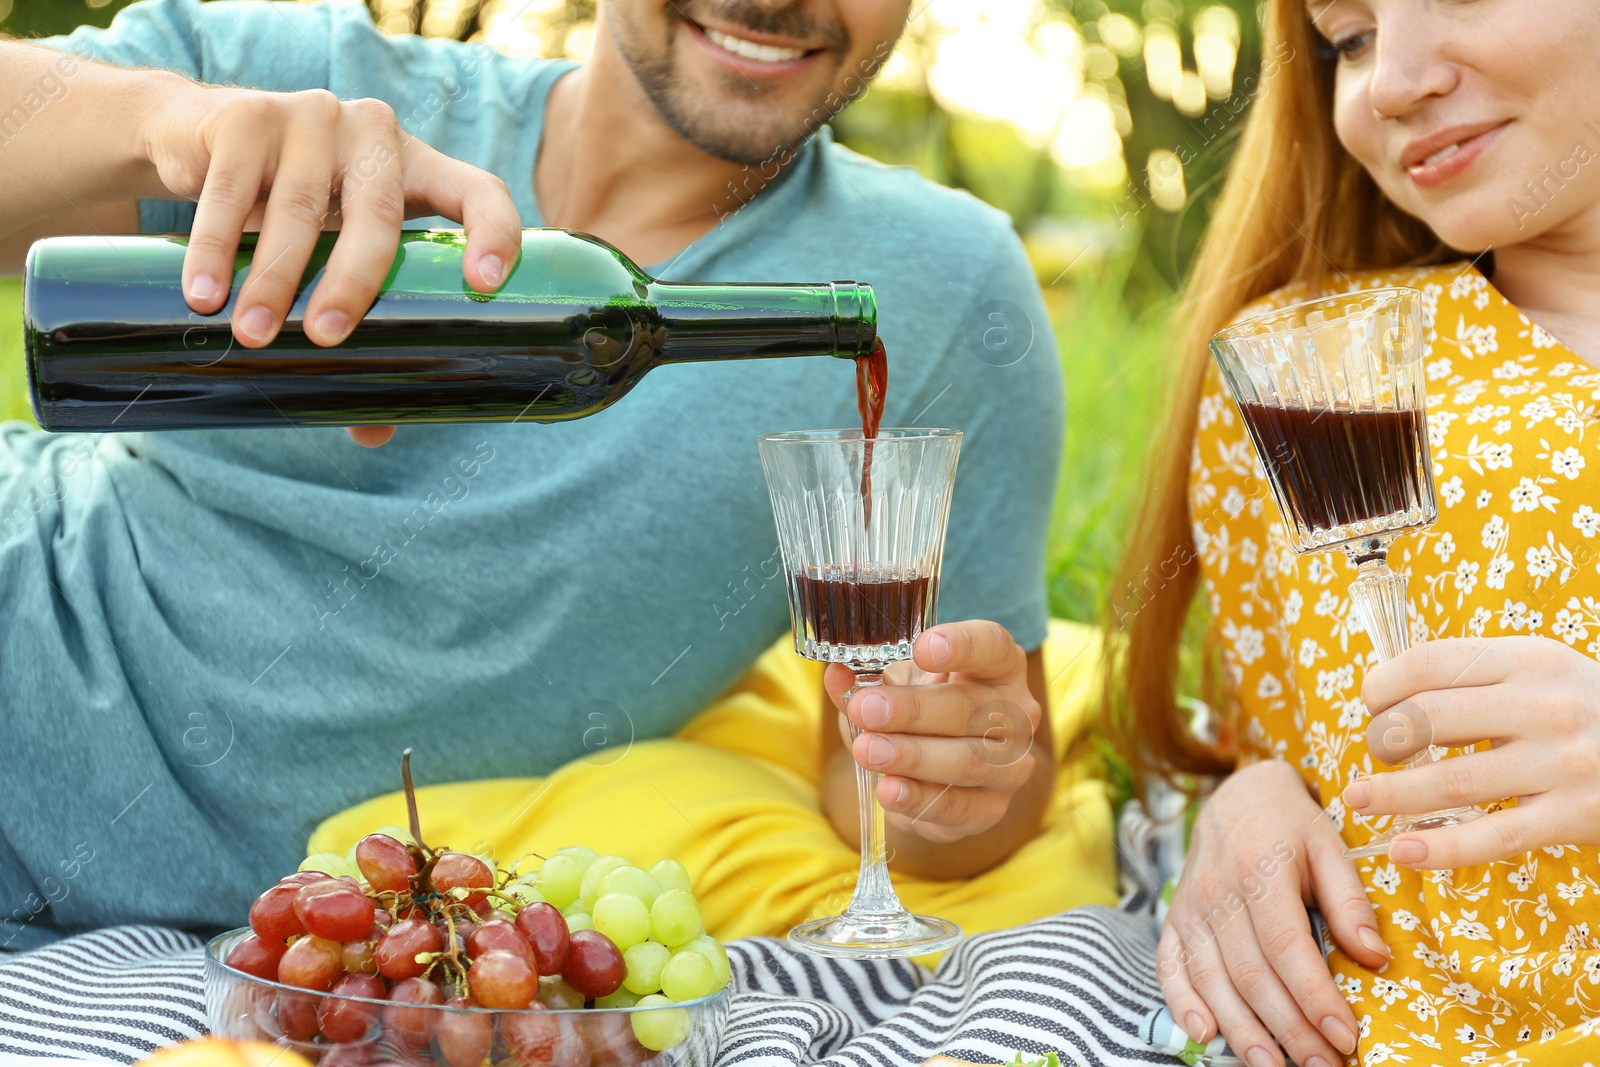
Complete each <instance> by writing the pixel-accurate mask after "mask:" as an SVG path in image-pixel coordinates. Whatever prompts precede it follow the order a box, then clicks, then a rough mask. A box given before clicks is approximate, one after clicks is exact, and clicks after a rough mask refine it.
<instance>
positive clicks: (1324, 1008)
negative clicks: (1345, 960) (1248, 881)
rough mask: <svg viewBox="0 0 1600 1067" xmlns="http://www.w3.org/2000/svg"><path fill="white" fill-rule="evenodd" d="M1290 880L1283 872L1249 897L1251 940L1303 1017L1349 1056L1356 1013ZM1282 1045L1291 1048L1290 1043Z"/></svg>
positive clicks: (1298, 892) (1354, 1045)
mask: <svg viewBox="0 0 1600 1067" xmlns="http://www.w3.org/2000/svg"><path fill="white" fill-rule="evenodd" d="M1288 879H1289V875H1288V873H1287V872H1279V873H1278V874H1277V875H1275V876H1274V877H1272V878H1269V879H1266V880H1265V881H1264V883H1262V884H1263V885H1264V887H1265V888H1264V890H1263V892H1262V893H1261V894H1260V895H1259V897H1256V898H1252V899H1251V900H1250V908H1249V910H1250V923H1251V925H1252V926H1253V927H1254V930H1255V940H1256V942H1257V943H1258V944H1259V945H1260V947H1261V951H1262V954H1263V955H1264V957H1265V958H1266V960H1267V962H1268V963H1269V964H1270V965H1271V966H1272V970H1273V971H1274V973H1276V974H1277V976H1278V980H1279V981H1281V982H1282V983H1283V986H1284V988H1285V989H1286V990H1288V992H1289V995H1290V996H1291V997H1293V998H1294V1002H1295V1004H1296V1005H1298V1006H1299V1008H1300V1013H1301V1015H1302V1016H1304V1018H1305V1019H1307V1020H1308V1021H1309V1022H1310V1023H1311V1024H1312V1025H1313V1026H1315V1027H1316V1029H1317V1031H1318V1032H1319V1033H1320V1034H1321V1035H1322V1037H1323V1038H1324V1039H1325V1040H1326V1041H1327V1042H1328V1044H1330V1045H1332V1046H1333V1047H1334V1048H1335V1049H1337V1050H1338V1051H1339V1052H1340V1053H1341V1054H1342V1055H1345V1056H1348V1055H1349V1054H1350V1053H1352V1052H1354V1051H1355V1049H1356V1017H1355V1014H1354V1013H1353V1012H1351V1010H1350V1005H1349V1003H1347V1002H1346V1001H1345V999H1344V994H1342V993H1340V992H1339V987H1338V986H1336V985H1335V984H1334V982H1333V976H1332V974H1331V973H1329V971H1328V962H1327V960H1325V959H1323V957H1322V950H1321V949H1319V948H1318V947H1317V942H1316V939H1315V938H1314V937H1313V936H1312V934H1311V922H1310V918H1309V916H1308V915H1307V912H1306V907H1305V903H1304V902H1303V901H1302V900H1301V899H1300V887H1299V886H1298V885H1293V884H1290V883H1289V881H1288ZM1225 951H1226V950H1225ZM1258 1014H1259V1012H1258ZM1274 1031H1276V1027H1274ZM1280 1036H1281V1035H1280ZM1284 1047H1286V1048H1288V1049H1289V1051H1290V1052H1291V1053H1293V1052H1294V1048H1293V1047H1292V1046H1290V1045H1289V1043H1288V1042H1285V1045H1284ZM1297 1059H1298V1057H1297ZM1301 1062H1303V1061H1301Z"/></svg>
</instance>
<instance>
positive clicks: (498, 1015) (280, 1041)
mask: <svg viewBox="0 0 1600 1067" xmlns="http://www.w3.org/2000/svg"><path fill="white" fill-rule="evenodd" d="M249 933H250V930H249V928H248V927H245V928H241V929H238V930H230V931H228V932H227V933H225V934H220V935H218V936H217V937H214V938H212V939H211V942H210V944H208V945H207V946H206V979H205V983H206V1022H207V1025H209V1026H210V1028H211V1033H212V1034H213V1035H214V1036H216V1037H226V1038H237V1039H242V1040H255V1041H266V1042H270V1043H273V1044H277V1045H279V1046H281V1047H283V1048H288V1049H293V1050H294V1051H295V1052H298V1053H299V1054H300V1055H302V1056H304V1057H305V1058H306V1059H308V1060H311V1061H312V1062H317V1063H320V1064H321V1065H322V1067H380V1065H381V1067H388V1065H391V1064H392V1065H396V1067H399V1065H406V1067H427V1065H433V1067H480V1065H482V1064H484V1063H488V1064H490V1065H491V1067H640V1065H645V1064H648V1065H650V1067H711V1063H712V1060H714V1059H715V1058H716V1053H717V1046H718V1044H719V1043H720V1042H721V1040H722V1030H723V1027H724V1025H726V1023H727V1021H728V997H729V992H728V991H729V988H730V987H728V986H725V987H723V988H722V989H721V990H719V991H718V992H716V993H713V994H711V995H710V996H707V997H701V998H700V999H699V1000H686V1001H682V1002H680V1003H675V1004H670V1005H667V1004H662V1005H656V1006H654V1007H639V1008H607V1009H601V1008H567V1009H556V1008H551V1009H524V1010H521V1011H493V1010H490V1009H487V1008H471V1009H459V1008H454V1009H453V1008H447V1007H445V1006H443V1005H417V1004H406V1005H404V1006H401V1005H398V1004H394V1003H391V1002H389V1001H382V1000H365V999H362V998H359V997H346V996H336V995H334V994H332V993H315V992H312V991H310V990H306V989H298V988H296V987H294V986H289V985H283V984H282V983H279V982H269V981H266V980H265V979H262V978H256V977H254V976H253V975H248V974H245V973H244V972H243V971H238V970H235V969H234V968H232V967H229V966H228V965H227V964H226V963H224V962H223V960H224V959H225V958H226V957H227V955H228V953H229V952H230V951H231V950H232V949H233V947H234V945H236V944H237V943H238V942H239V941H240V940H242V939H243V938H244V937H246V936H247V935H248V934H249ZM335 1016H341V1017H342V1020H341V1021H342V1023H343V1026H344V1028H345V1029H346V1030H349V1029H351V1028H352V1025H353V1026H354V1028H355V1029H357V1030H360V1029H361V1027H362V1026H363V1025H364V1027H365V1030H364V1032H362V1033H361V1035H360V1036H359V1037H357V1038H355V1039H354V1040H345V1041H340V1042H338V1043H334V1042H331V1041H329V1040H327V1038H325V1037H324V1036H322V1034H321V1032H320V1029H321V1026H322V1020H323V1019H324V1018H333V1017H335ZM641 1036H643V1037H644V1038H645V1039H646V1040H647V1041H649V1042H650V1043H651V1044H660V1045H665V1046H666V1047H665V1048H663V1049H661V1050H660V1051H655V1050H652V1049H649V1048H646V1047H645V1045H644V1044H641V1043H640V1037H641Z"/></svg>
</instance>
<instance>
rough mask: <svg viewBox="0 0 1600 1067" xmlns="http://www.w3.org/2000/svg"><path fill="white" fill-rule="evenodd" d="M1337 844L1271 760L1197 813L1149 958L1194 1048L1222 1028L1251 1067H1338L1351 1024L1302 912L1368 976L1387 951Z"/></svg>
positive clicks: (1304, 794)
mask: <svg viewBox="0 0 1600 1067" xmlns="http://www.w3.org/2000/svg"><path fill="white" fill-rule="evenodd" d="M1344 848H1345V844H1344V841H1343V840H1342V839H1341V838H1340V837H1339V834H1338V831H1336V830H1335V829H1334V828H1333V824H1332V823H1331V822H1330V821H1329V820H1328V819H1327V817H1326V816H1324V815H1323V813H1322V809H1321V807H1320V806H1319V805H1318V804H1317V802H1316V800H1315V799H1314V798H1313V797H1312V796H1311V794H1310V793H1309V792H1308V791H1307V789H1306V785H1305V782H1304V781H1303V780H1302V779H1301V778H1300V776H1299V775H1298V774H1297V773H1295V771H1294V769H1293V768H1292V767H1290V766H1289V765H1288V764H1286V763H1282V762H1278V761H1274V760H1269V761H1266V762H1262V763H1256V764H1252V765H1250V766H1248V767H1244V768H1242V769H1241V770H1238V771H1236V772H1234V773H1233V774H1232V775H1230V776H1229V777H1228V779H1227V780H1226V781H1224V782H1223V783H1222V785H1221V786H1219V787H1218V788H1217V791H1216V792H1215V793H1214V794H1212V796H1211V797H1210V798H1209V799H1208V800H1207V801H1206V802H1205V804H1204V805H1203V806H1202V807H1201V809H1200V815H1199V817H1198V818H1197V819H1196V821H1195V826H1194V833H1193V836H1192V838H1191V841H1190V844H1189V856H1188V859H1187V860H1186V861H1185V863H1184V868H1183V877H1182V878H1181V879H1180V880H1179V882H1178V887H1177V892H1176V894H1175V895H1174V897H1173V899H1172V908H1171V910H1170V911H1169V912H1168V913H1167V921H1166V925H1165V928H1164V929H1163V930H1162V934H1161V943H1160V946H1159V947H1158V949H1157V953H1156V976H1157V978H1158V979H1159V980H1160V982H1161V992H1162V995H1163V996H1164V997H1165V998H1166V1002H1167V1006H1168V1007H1169V1008H1171V1009H1172V1014H1173V1016H1174V1017H1175V1018H1176V1019H1177V1020H1178V1024H1179V1025H1180V1026H1182V1027H1183V1028H1184V1030H1185V1031H1187V1032H1188V1034H1189V1036H1191V1037H1193V1038H1194V1039H1196V1040H1197V1041H1208V1040H1210V1039H1211V1037H1212V1036H1213V1035H1214V1034H1216V1032H1217V1030H1218V1028H1219V1027H1220V1029H1221V1031H1222V1034H1223V1036H1224V1037H1226V1038H1227V1039H1228V1044H1229V1045H1231V1046H1232V1047H1233V1050H1234V1051H1235V1052H1236V1053H1238V1054H1239V1055H1240V1056H1241V1057H1242V1058H1243V1059H1244V1060H1245V1062H1246V1063H1248V1064H1250V1067H1269V1065H1274V1067H1282V1065H1283V1062H1284V1060H1283V1054H1282V1052H1280V1051H1279V1048H1278V1046H1279V1045H1281V1046H1282V1047H1283V1049H1284V1050H1285V1051H1287V1052H1288V1054H1289V1055H1290V1056H1291V1057H1292V1058H1293V1059H1294V1061H1295V1062H1296V1063H1298V1064H1299V1065H1300V1067H1335V1065H1337V1064H1341V1063H1343V1062H1344V1060H1345V1056H1346V1055H1347V1054H1348V1053H1350V1052H1353V1051H1354V1050H1355V1047H1356V1019H1355V1015H1354V1014H1353V1013H1352V1012H1351V1010H1350V1005H1349V1004H1347V1003H1346V1002H1345V999H1344V996H1343V994H1341V993H1340V992H1339V989H1338V987H1337V986H1335V985H1334V982H1333V976H1332V974H1331V972H1330V971H1329V969H1328V964H1327V961H1326V960H1324V959H1323V957H1322V953H1321V951H1320V950H1319V949H1318V947H1317V942H1316V939H1315V937H1314V936H1313V935H1312V931H1311V922H1310V918H1309V916H1308V914H1307V909H1308V908H1310V907H1316V908H1318V909H1319V910H1320V911H1321V912H1322V916H1323V918H1324V919H1325V920H1327V923H1328V926H1329V928H1330V930H1331V931H1332V933H1333V939H1334V941H1335V942H1336V943H1337V944H1338V945H1339V947H1340V948H1341V949H1343V950H1344V951H1345V952H1346V953H1347V954H1348V955H1349V956H1350V957H1351V958H1353V959H1354V960H1356V961H1357V962H1358V963H1360V964H1362V965H1363V966H1367V967H1373V968H1377V967H1381V966H1383V964H1384V963H1385V962H1386V961H1387V960H1388V958H1389V953H1388V950H1387V949H1386V948H1385V947H1384V946H1383V942H1382V940H1381V939H1380V938H1379V936H1378V927H1377V923H1376V922H1375V921H1374V920H1373V915H1372V905H1371V903H1370V902H1369V901H1368V899H1367V894H1366V890H1365V889H1364V888H1363V887H1362V884H1361V881H1360V879H1359V878H1357V876H1356V869H1355V864H1354V863H1353V862H1351V861H1350V860H1347V859H1345V858H1344Z"/></svg>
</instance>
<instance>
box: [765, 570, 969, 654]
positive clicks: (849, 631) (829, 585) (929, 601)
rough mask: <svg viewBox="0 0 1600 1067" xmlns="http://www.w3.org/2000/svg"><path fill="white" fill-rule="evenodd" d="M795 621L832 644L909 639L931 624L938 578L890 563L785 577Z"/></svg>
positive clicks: (813, 636)
mask: <svg viewBox="0 0 1600 1067" xmlns="http://www.w3.org/2000/svg"><path fill="white" fill-rule="evenodd" d="M790 580H791V581H792V582H794V584H795V589H796V591H797V592H798V596H796V597H795V599H794V603H795V604H796V606H797V610H798V612H799V618H798V619H797V620H796V623H797V625H799V627H800V628H801V631H802V633H804V634H805V635H806V638H807V640H808V641H809V642H814V643H817V644H826V645H832V646H842V645H892V644H900V643H902V642H904V643H906V644H910V642H912V641H914V640H916V637H917V635H918V634H920V633H921V632H922V631H923V630H924V629H926V628H927V627H929V626H932V625H933V618H932V614H933V605H934V603H935V600H936V595H937V592H938V585H937V580H936V579H933V578H929V577H927V576H921V575H916V574H912V573H897V572H896V571H894V570H893V569H891V568H885V567H865V566H860V567H858V566H849V565H845V566H837V567H820V568H813V569H811V570H808V571H805V572H804V573H801V574H794V575H791V576H790Z"/></svg>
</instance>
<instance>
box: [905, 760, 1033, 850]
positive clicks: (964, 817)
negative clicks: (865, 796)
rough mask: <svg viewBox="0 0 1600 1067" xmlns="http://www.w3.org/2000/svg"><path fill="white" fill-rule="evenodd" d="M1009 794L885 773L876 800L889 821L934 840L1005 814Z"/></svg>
mask: <svg viewBox="0 0 1600 1067" xmlns="http://www.w3.org/2000/svg"><path fill="white" fill-rule="evenodd" d="M1009 801H1010V796H1009V794H1006V793H1003V792H1001V791H1000V790H997V789H977V788H972V787H970V786H951V785H933V784H930V783H927V782H918V781H913V780H912V779H909V778H900V777H896V776H889V775H886V776H885V777H884V778H882V779H881V780H880V781H879V782H878V803H880V804H882V805H883V810H884V814H885V815H886V816H887V818H888V820H889V823H890V824H891V825H893V826H895V827H897V828H899V829H901V830H907V831H910V832H911V833H914V834H917V835H919V836H921V837H924V838H927V839H928V840H930V841H935V842H947V841H959V840H960V839H961V838H964V837H970V836H972V835H973V834H976V833H982V832H983V831H985V830H989V829H992V828H993V827H994V826H995V825H996V824H998V823H999V822H1000V820H1001V819H1003V818H1005V814H1006V810H1007V808H1008V807H1009Z"/></svg>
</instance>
